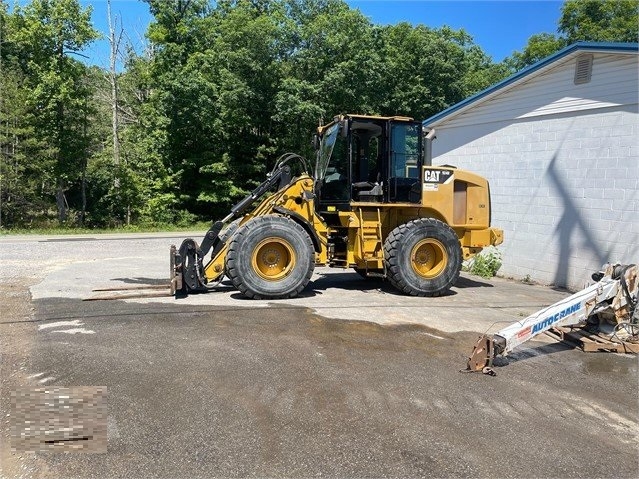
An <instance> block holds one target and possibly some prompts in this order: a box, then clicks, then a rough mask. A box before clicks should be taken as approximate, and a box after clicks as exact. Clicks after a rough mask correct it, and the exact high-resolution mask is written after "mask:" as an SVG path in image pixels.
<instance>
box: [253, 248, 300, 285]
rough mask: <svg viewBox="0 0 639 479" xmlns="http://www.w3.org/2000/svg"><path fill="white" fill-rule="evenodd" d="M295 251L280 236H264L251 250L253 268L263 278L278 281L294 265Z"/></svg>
mask: <svg viewBox="0 0 639 479" xmlns="http://www.w3.org/2000/svg"><path fill="white" fill-rule="evenodd" d="M295 261H296V259H295V251H294V250H293V247H292V246H291V244H290V243H289V242H288V241H286V240H284V239H282V238H266V239H264V240H262V241H261V242H260V243H259V244H258V245H257V246H256V247H255V249H254V250H253V256H252V258H251V262H252V264H253V270H254V271H255V272H256V273H257V274H258V275H259V276H260V277H261V278H263V279H266V280H268V281H278V280H280V279H282V278H284V277H285V276H287V275H288V274H289V273H290V272H291V271H293V268H294V267H295Z"/></svg>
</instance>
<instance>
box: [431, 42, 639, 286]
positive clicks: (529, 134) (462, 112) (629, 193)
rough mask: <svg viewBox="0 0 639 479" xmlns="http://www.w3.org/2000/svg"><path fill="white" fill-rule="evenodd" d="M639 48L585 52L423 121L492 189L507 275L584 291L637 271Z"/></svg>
mask: <svg viewBox="0 0 639 479" xmlns="http://www.w3.org/2000/svg"><path fill="white" fill-rule="evenodd" d="M638 48H639V46H638V45H637V44H636V43H633V44H628V43H576V44H574V45H571V46H569V47H567V48H565V49H563V50H561V51H560V52H558V53H556V54H555V55H552V56H550V57H548V58H546V59H544V60H542V61H540V62H538V63H536V64H535V65H532V66H531V67H529V68H527V69H525V70H523V71H521V72H519V73H517V74H515V75H513V76H511V77H510V78H507V79H506V80H504V81H502V82H500V83H498V84H496V85H494V86H492V87H490V88H488V89H486V90H484V91H482V92H480V93H478V94H477V95H475V96H473V97H470V98H468V99H466V100H464V101H462V102H460V103H458V104H456V105H453V106H452V107H450V108H448V109H447V110H445V111H443V112H441V113H439V114H437V115H435V116H433V117H431V118H429V119H427V120H425V121H424V125H425V126H426V127H429V128H432V129H435V135H436V139H435V140H434V141H433V143H432V158H433V160H432V161H433V164H434V165H442V164H450V165H454V166H457V167H459V168H464V169H468V170H471V171H474V172H476V173H479V174H481V175H483V176H485V177H486V178H488V180H489V181H490V186H491V194H492V224H493V226H496V227H500V228H502V229H503V230H504V243H503V245H501V246H500V247H499V249H500V251H501V252H502V255H503V266H502V268H501V269H500V271H499V274H500V275H503V276H507V277H514V278H517V279H521V278H525V277H526V276H529V277H530V279H532V280H535V281H539V282H542V283H545V284H554V285H557V286H565V287H568V288H571V289H581V288H582V287H583V286H584V284H586V283H587V282H588V281H589V280H590V275H591V273H593V272H594V271H596V270H598V269H599V268H600V266H601V265H602V264H603V263H605V262H608V261H619V262H622V263H639V192H638V190H639V110H638V104H639V100H638V96H639V78H638V72H639V61H638V60H639V55H638Z"/></svg>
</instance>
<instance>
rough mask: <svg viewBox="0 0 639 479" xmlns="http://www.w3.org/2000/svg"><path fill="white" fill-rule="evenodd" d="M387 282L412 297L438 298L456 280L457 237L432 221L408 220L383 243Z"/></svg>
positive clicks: (459, 261) (459, 255)
mask: <svg viewBox="0 0 639 479" xmlns="http://www.w3.org/2000/svg"><path fill="white" fill-rule="evenodd" d="M384 261H385V263H386V271H387V275H388V280H389V282H390V283H391V284H392V285H393V286H394V287H395V288H397V289H399V290H400V291H402V292H404V293H407V294H410V295H412V296H440V295H442V294H444V293H446V292H447V291H448V290H449V289H450V287H451V286H452V285H454V284H455V282H456V281H457V279H458V278H459V273H460V271H461V264H462V252H461V245H460V243H459V238H458V237H457V234H456V233H455V231H453V229H452V228H451V227H450V226H448V225H447V224H446V223H443V222H441V221H439V220H436V219H434V218H422V219H417V220H413V221H409V222H408V223H406V224H403V225H400V226H398V227H397V228H395V229H394V230H393V231H391V232H390V234H389V235H388V237H387V238H386V241H385V242H384Z"/></svg>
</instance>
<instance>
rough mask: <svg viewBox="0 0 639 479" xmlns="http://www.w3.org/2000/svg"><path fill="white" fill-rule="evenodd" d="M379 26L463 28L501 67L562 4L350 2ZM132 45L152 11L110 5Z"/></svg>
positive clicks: (103, 19) (88, 0) (550, 26)
mask: <svg viewBox="0 0 639 479" xmlns="http://www.w3.org/2000/svg"><path fill="white" fill-rule="evenodd" d="M80 2H81V4H82V5H84V6H86V5H92V6H93V21H94V25H95V27H96V28H97V29H98V30H100V31H102V32H104V34H105V36H106V33H107V32H108V27H107V16H106V0H80ZM347 3H349V4H350V5H351V6H352V7H353V8H358V9H359V10H360V11H361V12H362V13H363V14H364V15H365V16H367V17H369V18H370V19H371V20H372V21H373V22H374V23H377V24H394V23H398V22H401V21H407V22H410V23H412V24H414V25H417V24H420V23H421V24H424V25H427V26H429V27H432V28H438V27H441V26H443V25H448V26H450V27H452V28H455V29H461V28H463V29H464V30H466V32H468V33H469V34H470V35H471V36H472V37H473V39H474V41H475V43H476V44H478V45H479V46H481V47H482V49H483V50H484V51H485V52H486V53H487V54H489V55H490V56H491V57H492V58H493V60H495V61H501V60H503V59H504V58H505V57H507V56H509V55H510V54H512V53H513V52H514V51H515V50H521V49H522V48H523V47H524V46H525V45H526V42H527V41H528V38H529V37H530V36H531V35H533V34H535V33H542V32H548V33H556V30H557V21H558V19H559V16H560V14H561V6H562V4H563V2H562V1H557V0H535V1H531V0H492V1H485V0H474V1H468V0H436V1H434V0H348V2H347ZM112 11H113V14H114V15H118V16H119V18H120V19H121V21H122V25H123V27H124V29H125V31H126V33H127V35H128V37H129V40H130V41H131V42H132V44H133V45H134V46H135V48H136V49H137V50H138V51H141V50H142V49H143V48H144V44H145V40H144V32H145V31H146V27H147V26H148V24H149V22H150V21H151V16H150V14H149V12H148V6H147V5H146V4H145V3H143V2H142V1H138V0H112ZM85 54H87V55H88V56H89V57H90V62H91V63H95V64H97V65H102V66H107V65H108V45H107V43H106V41H104V40H103V41H98V42H96V43H95V44H94V45H93V46H91V47H89V48H88V49H87V51H85Z"/></svg>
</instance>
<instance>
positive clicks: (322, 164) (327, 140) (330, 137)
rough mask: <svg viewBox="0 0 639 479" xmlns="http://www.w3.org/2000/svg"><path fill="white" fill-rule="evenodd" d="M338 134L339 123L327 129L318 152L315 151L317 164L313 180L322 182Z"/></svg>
mask: <svg viewBox="0 0 639 479" xmlns="http://www.w3.org/2000/svg"><path fill="white" fill-rule="evenodd" d="M338 133H339V123H335V124H334V125H332V126H330V127H328V129H327V130H326V132H325V133H324V135H323V136H322V140H321V143H320V147H319V150H317V163H316V165H315V178H316V179H318V180H323V179H324V177H325V176H326V169H327V168H328V163H329V161H330V159H331V155H332V154H333V148H334V147H335V141H336V140H337V134H338Z"/></svg>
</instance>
